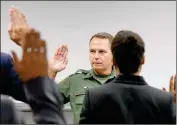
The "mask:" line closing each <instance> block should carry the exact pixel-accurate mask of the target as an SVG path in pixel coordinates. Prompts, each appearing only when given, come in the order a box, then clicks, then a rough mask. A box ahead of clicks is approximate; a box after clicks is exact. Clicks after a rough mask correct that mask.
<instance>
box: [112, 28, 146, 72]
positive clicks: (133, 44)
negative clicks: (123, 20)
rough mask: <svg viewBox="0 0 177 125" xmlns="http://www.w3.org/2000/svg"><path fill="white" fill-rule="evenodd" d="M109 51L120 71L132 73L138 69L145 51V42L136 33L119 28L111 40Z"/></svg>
mask: <svg viewBox="0 0 177 125" xmlns="http://www.w3.org/2000/svg"><path fill="white" fill-rule="evenodd" d="M111 51H112V53H113V59H114V62H115V63H116V65H117V66H118V68H119V71H120V73H123V74H132V73H136V72H137V71H138V69H139V66H140V64H141V59H142V57H143V56H144V52H145V44H144V41H143V39H142V38H141V37H140V36H139V35H138V34H137V33H135V32H132V31H128V30H121V31H119V32H118V33H117V34H116V36H115V37H114V39H113V41H112V45H111Z"/></svg>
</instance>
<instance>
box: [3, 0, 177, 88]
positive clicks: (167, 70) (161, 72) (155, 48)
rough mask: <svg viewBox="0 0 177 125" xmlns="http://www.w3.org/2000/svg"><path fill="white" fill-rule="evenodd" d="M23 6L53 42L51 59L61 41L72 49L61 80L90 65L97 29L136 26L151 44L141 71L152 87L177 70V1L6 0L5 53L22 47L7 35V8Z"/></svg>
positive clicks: (29, 17) (106, 29)
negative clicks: (51, 0) (7, 0)
mask: <svg viewBox="0 0 177 125" xmlns="http://www.w3.org/2000/svg"><path fill="white" fill-rule="evenodd" d="M11 5H15V6H18V7H19V8H20V9H21V10H22V11H23V12H24V13H25V14H26V16H27V17H28V20H29V23H30V25H32V26H33V27H35V28H37V29H38V30H40V31H41V32H42V36H43V38H44V39H46V40H47V42H48V58H50V57H51V55H52V54H53V53H54V51H55V48H56V47H57V46H59V45H61V44H67V45H68V47H69V63H68V66H67V68H66V70H64V71H63V72H61V73H60V74H58V76H57V78H56V80H57V81H60V80H61V79H63V78H65V77H66V76H68V75H69V74H71V73H73V72H75V71H76V70H77V69H79V68H83V69H89V68H90V64H89V58H88V41H89V39H90V37H91V36H92V35H93V34H94V33H97V32H100V31H107V32H110V33H112V34H113V35H115V34H116V33H117V31H119V30H121V29H128V30H133V31H136V32H138V33H140V35H141V36H142V37H143V39H144V41H145V44H146V64H145V65H144V67H143V72H142V75H144V76H145V78H146V80H147V81H148V83H149V84H150V85H152V86H155V87H158V88H161V87H163V86H164V87H168V82H169V77H170V75H172V74H174V73H175V72H176V1H173V2H172V1H171V2H168V1H163V2H162V1H161V2H160V1H159V2H153V1H152V2H151V1H148V2H144V1H142V2H140V1H138V2H135V1H132V2H130V1H125V2H123V1H114V2H113V1H112V2H108V1H107V2H106V1H104V2H103V1H102V2H100V1H99V2H93V1H87V2H84V1H80V2H75V1H70V2H69V1H67V2H62V1H55V2H50V1H28V2H25V1H20V2H17V1H11V2H10V1H9V2H6V1H3V2H2V1H1V51H3V52H7V53H10V51H11V50H12V49H13V50H15V51H17V52H18V54H19V55H21V50H20V48H19V47H18V46H16V45H15V44H14V43H13V42H12V41H11V40H10V39H9V37H8V32H7V26H8V21H9V17H8V9H9V8H10V7H11Z"/></svg>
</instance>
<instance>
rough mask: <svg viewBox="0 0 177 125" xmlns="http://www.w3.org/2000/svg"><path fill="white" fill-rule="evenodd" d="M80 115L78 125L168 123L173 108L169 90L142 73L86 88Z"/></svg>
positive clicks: (170, 119)
mask: <svg viewBox="0 0 177 125" xmlns="http://www.w3.org/2000/svg"><path fill="white" fill-rule="evenodd" d="M80 117H81V118H80V124H152V123H153V124H167V123H168V124H170V123H176V110H175V109H174V103H173V98H172V95H171V94H170V93H167V92H164V91H161V90H159V89H156V88H153V87H150V86H149V85H148V84H147V83H146V82H145V80H144V79H143V77H141V76H131V75H120V76H118V77H117V78H115V79H114V80H113V81H112V82H110V83H108V84H105V85H103V86H101V87H98V88H93V89H90V90H88V91H87V93H86V96H85V101H84V104H83V109H82V111H81V115H80Z"/></svg>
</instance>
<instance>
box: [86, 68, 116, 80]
mask: <svg viewBox="0 0 177 125" xmlns="http://www.w3.org/2000/svg"><path fill="white" fill-rule="evenodd" d="M91 77H97V75H96V74H95V72H94V71H93V69H91V70H89V72H88V73H87V74H86V75H85V77H84V78H85V79H89V78H91ZM115 77H116V73H115V70H114V69H113V70H112V72H111V74H110V79H111V78H115Z"/></svg>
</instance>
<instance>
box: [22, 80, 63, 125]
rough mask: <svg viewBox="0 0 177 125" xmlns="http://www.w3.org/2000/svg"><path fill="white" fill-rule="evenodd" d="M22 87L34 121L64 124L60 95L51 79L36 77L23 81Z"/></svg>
mask: <svg viewBox="0 0 177 125" xmlns="http://www.w3.org/2000/svg"><path fill="white" fill-rule="evenodd" d="M24 88H25V94H26V98H27V101H28V104H29V105H30V107H31V109H32V112H33V116H34V120H35V121H36V123H38V124H40V123H43V124H66V122H65V119H64V115H63V110H62V106H63V103H62V101H61V100H62V99H61V98H62V97H61V95H60V93H59V92H58V91H57V89H56V84H55V82H54V81H53V80H51V79H49V78H45V77H38V78H35V79H32V80H29V81H28V82H27V83H25V85H24Z"/></svg>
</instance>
